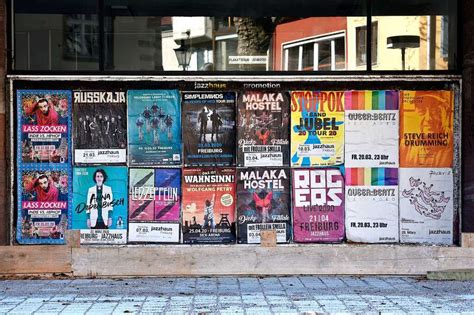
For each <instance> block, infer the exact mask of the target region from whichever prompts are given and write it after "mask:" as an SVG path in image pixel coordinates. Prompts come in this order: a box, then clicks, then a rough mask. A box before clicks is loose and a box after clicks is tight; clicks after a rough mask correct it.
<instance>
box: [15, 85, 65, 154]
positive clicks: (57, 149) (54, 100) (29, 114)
mask: <svg viewBox="0 0 474 315" xmlns="http://www.w3.org/2000/svg"><path fill="white" fill-rule="evenodd" d="M17 108H18V112H17V114H18V120H19V121H18V132H17V135H18V139H17V141H18V143H17V146H18V147H17V152H18V162H21V163H70V161H71V160H70V147H71V142H70V133H69V130H70V128H71V120H70V117H71V92H70V91H57V90H18V91H17Z"/></svg>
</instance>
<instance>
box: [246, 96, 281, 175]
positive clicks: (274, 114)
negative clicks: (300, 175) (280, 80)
mask: <svg viewBox="0 0 474 315" xmlns="http://www.w3.org/2000/svg"><path fill="white" fill-rule="evenodd" d="M237 104H238V105H237V108H238V115H237V125H238V128H237V165H238V166H245V167H249V166H289V154H290V152H289V150H290V148H289V144H290V139H289V138H290V136H289V130H288V124H289V120H290V111H289V108H290V96H289V94H288V93H282V92H278V93H275V92H263V91H245V92H242V93H239V96H238V99H237Z"/></svg>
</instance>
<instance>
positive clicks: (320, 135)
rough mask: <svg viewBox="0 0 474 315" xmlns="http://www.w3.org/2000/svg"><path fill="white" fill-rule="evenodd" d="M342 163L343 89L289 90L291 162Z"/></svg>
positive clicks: (322, 164)
mask: <svg viewBox="0 0 474 315" xmlns="http://www.w3.org/2000/svg"><path fill="white" fill-rule="evenodd" d="M342 163H344V92H343V91H294V92H291V166H296V167H309V166H330V165H338V164H342Z"/></svg>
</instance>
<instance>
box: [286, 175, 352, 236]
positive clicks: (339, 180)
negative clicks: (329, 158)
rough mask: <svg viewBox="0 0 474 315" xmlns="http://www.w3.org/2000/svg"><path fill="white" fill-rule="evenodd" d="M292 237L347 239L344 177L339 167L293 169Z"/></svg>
mask: <svg viewBox="0 0 474 315" xmlns="http://www.w3.org/2000/svg"><path fill="white" fill-rule="evenodd" d="M292 187H293V196H292V205H293V240H294V241H295V242H301V243H305V242H308V243H310V242H341V241H342V240H343V239H344V197H345V192H344V177H343V176H342V174H341V171H340V170H339V169H293V170H292Z"/></svg>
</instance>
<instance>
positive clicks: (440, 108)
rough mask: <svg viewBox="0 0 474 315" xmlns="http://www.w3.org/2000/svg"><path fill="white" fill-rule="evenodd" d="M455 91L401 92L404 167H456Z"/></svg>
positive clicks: (401, 150) (402, 157)
mask: <svg viewBox="0 0 474 315" xmlns="http://www.w3.org/2000/svg"><path fill="white" fill-rule="evenodd" d="M453 130H454V93H453V92H452V91H401V92H400V167H420V168H430V167H440V168H445V167H448V168H450V167H452V166H453V153H454V145H453V143H454V134H453Z"/></svg>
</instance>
